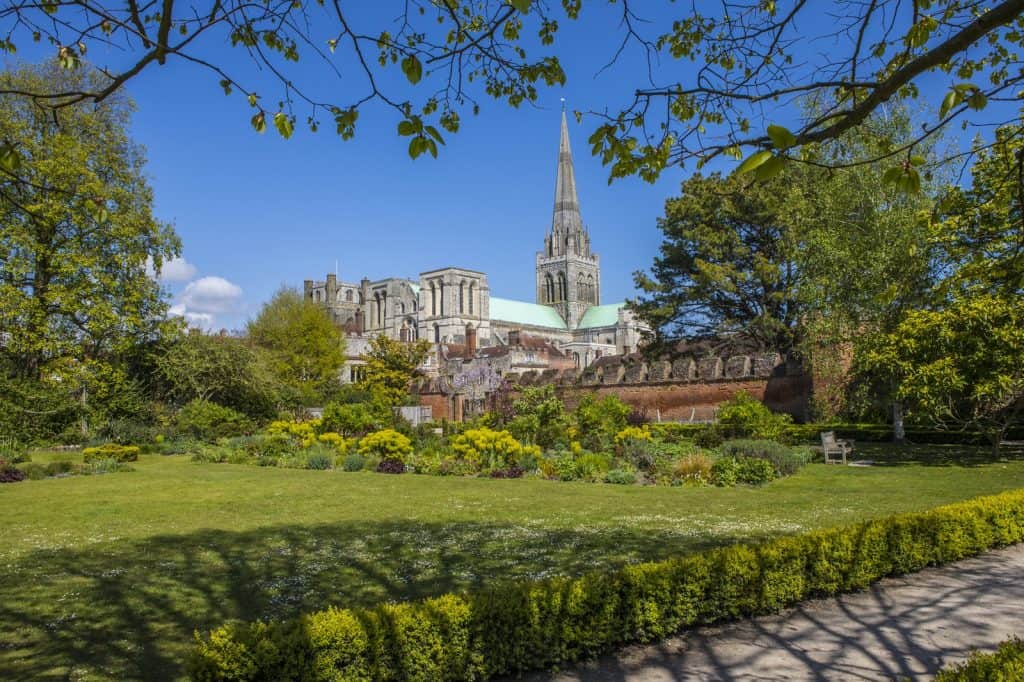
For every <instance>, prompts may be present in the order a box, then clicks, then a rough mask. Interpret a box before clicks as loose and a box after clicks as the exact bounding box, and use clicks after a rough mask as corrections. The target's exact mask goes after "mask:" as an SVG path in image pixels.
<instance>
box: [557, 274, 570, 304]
mask: <svg viewBox="0 0 1024 682" xmlns="http://www.w3.org/2000/svg"><path fill="white" fill-rule="evenodd" d="M567 298H569V286H568V284H567V283H566V281H565V273H564V272H560V273H558V300H559V301H564V300H566V299H567Z"/></svg>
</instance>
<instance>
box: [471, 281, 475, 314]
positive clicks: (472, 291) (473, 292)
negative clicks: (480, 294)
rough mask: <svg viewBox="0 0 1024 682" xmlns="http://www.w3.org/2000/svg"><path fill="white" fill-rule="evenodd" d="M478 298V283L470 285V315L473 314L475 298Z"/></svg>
mask: <svg viewBox="0 0 1024 682" xmlns="http://www.w3.org/2000/svg"><path fill="white" fill-rule="evenodd" d="M474 296H476V282H470V283H469V314H470V315H472V314H473V297H474Z"/></svg>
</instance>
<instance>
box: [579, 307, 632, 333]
mask: <svg viewBox="0 0 1024 682" xmlns="http://www.w3.org/2000/svg"><path fill="white" fill-rule="evenodd" d="M625 307H626V302H625V301H623V302H622V303H609V304H608V305H595V306H594V307H592V308H587V312H585V313H583V319H582V320H580V327H579V328H580V329H591V328H593V327H614V326H615V325H616V324H617V323H618V321H619V310H621V309H622V308H625Z"/></svg>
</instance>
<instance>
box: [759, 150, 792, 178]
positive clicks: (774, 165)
mask: <svg viewBox="0 0 1024 682" xmlns="http://www.w3.org/2000/svg"><path fill="white" fill-rule="evenodd" d="M785 165H786V160H785V159H784V158H782V157H781V156H773V157H772V158H770V159H768V160H767V161H765V162H764V163H762V164H761V165H760V166H758V167H757V168H756V169H754V177H755V178H757V179H758V180H767V179H769V178H773V177H775V176H776V175H778V174H779V173H780V172H781V171H782V169H783V167H784V166H785Z"/></svg>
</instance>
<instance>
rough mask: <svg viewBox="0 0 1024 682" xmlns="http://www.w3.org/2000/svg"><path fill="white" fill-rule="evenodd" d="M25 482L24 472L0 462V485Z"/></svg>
mask: <svg viewBox="0 0 1024 682" xmlns="http://www.w3.org/2000/svg"><path fill="white" fill-rule="evenodd" d="M24 480H25V472H23V471H22V470H21V469H19V468H17V467H15V466H13V465H11V464H6V463H4V462H2V461H0V483H18V482H19V481H24Z"/></svg>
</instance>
